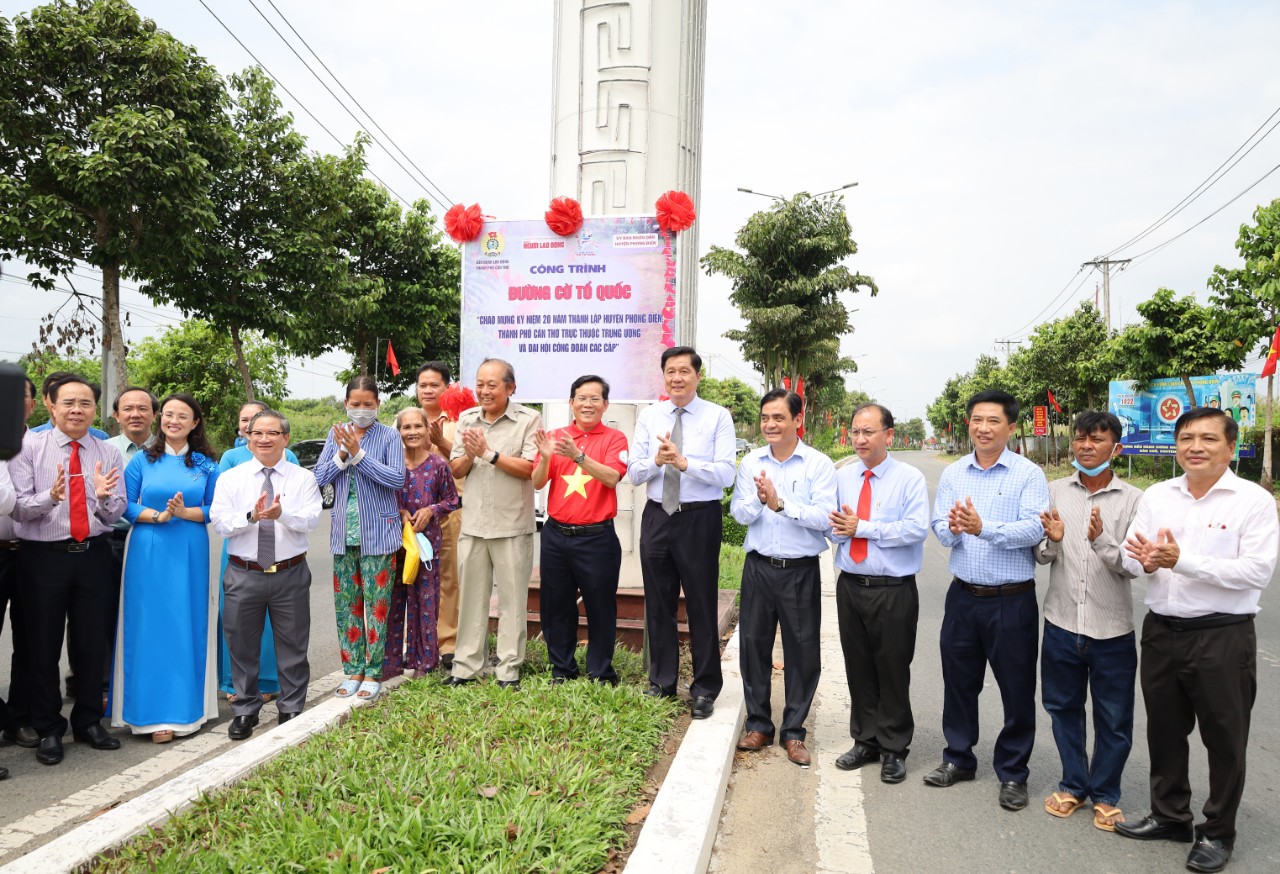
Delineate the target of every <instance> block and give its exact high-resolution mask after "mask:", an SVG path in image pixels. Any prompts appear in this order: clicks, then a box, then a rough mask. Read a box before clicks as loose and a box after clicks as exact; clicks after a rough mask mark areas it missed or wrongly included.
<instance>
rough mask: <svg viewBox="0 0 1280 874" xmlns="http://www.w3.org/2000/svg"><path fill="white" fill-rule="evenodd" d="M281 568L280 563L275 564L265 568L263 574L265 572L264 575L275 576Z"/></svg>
mask: <svg viewBox="0 0 1280 874" xmlns="http://www.w3.org/2000/svg"><path fill="white" fill-rule="evenodd" d="M279 567H280V563H279V562H276V563H275V564H273V565H271V566H270V567H264V568H263V569H262V572H263V573H264V574H274V573H275V572H276V570H277V569H278V568H279Z"/></svg>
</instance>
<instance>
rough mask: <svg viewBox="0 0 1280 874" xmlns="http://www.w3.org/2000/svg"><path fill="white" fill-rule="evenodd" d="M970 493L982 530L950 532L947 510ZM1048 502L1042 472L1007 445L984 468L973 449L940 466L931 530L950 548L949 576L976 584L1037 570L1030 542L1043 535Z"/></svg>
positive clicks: (1020, 577)
mask: <svg viewBox="0 0 1280 874" xmlns="http://www.w3.org/2000/svg"><path fill="white" fill-rule="evenodd" d="M965 498H972V499H973V506H974V509H976V510H977V511H978V515H979V516H981V517H982V532H981V533H980V534H978V536H976V537H975V536H974V535H972V534H952V533H951V529H950V528H948V527H947V514H948V513H950V512H951V508H952V506H954V505H955V502H956V501H959V502H960V503H962V504H963V503H964V500H965ZM1048 508H1049V483H1048V481H1047V480H1045V478H1044V472H1043V471H1041V470H1040V468H1039V467H1037V466H1036V465H1034V464H1032V463H1031V462H1030V461H1027V459H1025V458H1023V457H1022V456H1021V455H1018V454H1017V453H1015V452H1011V451H1010V450H1009V449H1005V450H1004V451H1003V452H1002V453H1000V457H999V458H998V459H997V460H996V463H995V464H993V465H991V467H989V468H987V469H986V470H983V469H982V467H981V466H979V464H978V459H977V456H976V455H974V454H973V453H970V454H969V455H966V456H965V457H964V458H962V459H960V460H959V461H957V462H956V463H955V464H952V465H951V466H950V467H948V468H947V469H946V470H944V471H943V472H942V478H941V479H940V480H939V481H938V494H937V496H936V497H935V498H934V502H933V533H934V534H935V535H936V536H937V538H938V542H939V543H941V544H942V545H943V546H945V547H947V548H949V549H950V550H951V560H950V562H949V563H948V565H947V566H948V568H949V569H950V571H951V573H952V575H953V576H955V577H958V578H959V579H962V580H964V581H965V582H967V583H973V584H974V585H976V586H1002V585H1006V584H1008V583H1022V582H1026V581H1027V580H1030V579H1033V578H1034V577H1035V574H1036V560H1035V555H1034V548H1035V546H1036V544H1038V543H1039V542H1040V540H1041V538H1042V537H1044V525H1042V524H1041V522H1040V514H1041V513H1042V512H1044V511H1045V510H1047V509H1048Z"/></svg>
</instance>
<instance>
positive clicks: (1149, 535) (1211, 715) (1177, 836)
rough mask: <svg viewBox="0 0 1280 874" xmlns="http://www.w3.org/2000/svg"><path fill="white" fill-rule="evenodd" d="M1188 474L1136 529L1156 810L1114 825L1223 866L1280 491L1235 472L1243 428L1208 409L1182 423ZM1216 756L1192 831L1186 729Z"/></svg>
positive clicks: (1178, 426) (1152, 492) (1279, 532)
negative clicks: (1143, 578)
mask: <svg viewBox="0 0 1280 874" xmlns="http://www.w3.org/2000/svg"><path fill="white" fill-rule="evenodd" d="M1173 434H1174V445H1175V447H1176V448H1175V451H1176V453H1177V459H1178V464H1179V465H1180V466H1181V467H1182V470H1183V475H1182V476H1180V477H1178V478H1177V479H1172V480H1166V481H1165V482H1161V483H1156V484H1155V485H1153V486H1151V488H1149V489H1147V492H1146V494H1145V495H1143V497H1142V501H1141V502H1140V503H1139V504H1138V512H1137V515H1135V516H1134V519H1133V523H1132V524H1131V525H1130V526H1129V532H1128V539H1127V540H1126V543H1125V548H1126V551H1127V553H1128V554H1127V556H1126V558H1125V566H1126V567H1127V568H1128V569H1129V570H1130V572H1131V573H1133V574H1135V575H1136V574H1137V573H1138V571H1140V570H1141V571H1145V572H1146V573H1147V574H1148V580H1147V608H1148V610H1149V611H1150V612H1148V613H1147V616H1146V619H1144V620H1143V623H1142V660H1141V664H1140V666H1139V674H1140V677H1141V681H1142V695H1143V698H1144V699H1145V703H1146V707H1147V750H1148V752H1149V753H1150V757H1151V813H1150V815H1148V816H1147V817H1146V818H1144V819H1142V820H1141V821H1139V822H1136V823H1127V822H1121V823H1117V824H1116V832H1117V833H1119V834H1121V835H1123V836H1125V837H1127V838H1135V839H1138V840H1169V841H1177V842H1187V841H1192V840H1194V844H1193V846H1192V848H1191V853H1190V855H1188V856H1187V868H1188V869H1190V870H1192V871H1221V870H1222V869H1223V868H1225V867H1226V865H1227V862H1228V861H1229V860H1230V859H1231V852H1232V850H1233V849H1234V847H1235V840H1236V813H1237V812H1238V810H1239V808H1240V798H1241V796H1242V795H1243V794H1244V778H1245V748H1246V747H1247V746H1248V744H1249V715H1250V712H1251V711H1252V710H1253V701H1254V698H1255V697H1256V695H1257V691H1258V638H1257V632H1256V631H1255V629H1254V623H1253V617H1254V614H1256V613H1257V612H1258V599H1259V596H1261V594H1262V590H1263V589H1264V588H1266V586H1267V584H1268V583H1269V582H1271V574H1272V572H1273V571H1274V570H1275V566H1276V549H1277V547H1280V524H1277V521H1276V503H1275V498H1273V497H1272V496H1271V493H1270V492H1267V491H1264V490H1262V489H1260V488H1258V486H1257V485H1255V484H1254V483H1251V482H1246V481H1245V480H1242V479H1239V478H1238V477H1236V475H1235V474H1233V473H1232V472H1231V459H1232V457H1233V456H1234V455H1235V450H1236V439H1237V436H1238V434H1239V426H1238V425H1237V424H1236V422H1235V421H1234V420H1233V419H1232V418H1231V417H1230V416H1228V415H1227V414H1226V413H1225V412H1224V411H1222V410H1216V409H1214V408H1212V407H1199V408H1196V409H1193V410H1190V411H1188V412H1186V413H1183V414H1182V416H1181V417H1180V418H1179V419H1178V421H1177V422H1176V423H1175V424H1174V427H1173ZM1197 723H1198V724H1199V727H1200V738H1201V740H1203V741H1204V745H1205V747H1206V748H1207V749H1208V752H1209V798H1208V800H1207V801H1205V805H1204V816H1205V820H1204V822H1203V823H1201V824H1200V825H1199V826H1196V827H1195V828H1194V829H1193V827H1192V824H1193V821H1194V819H1195V817H1194V815H1193V814H1192V812H1191V781H1190V778H1189V777H1188V774H1187V767H1188V759H1189V756H1190V749H1189V746H1188V743H1187V736H1188V735H1190V734H1191V730H1192V728H1194V727H1195V726H1196V725H1197Z"/></svg>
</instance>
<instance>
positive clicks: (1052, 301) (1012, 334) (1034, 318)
mask: <svg viewBox="0 0 1280 874" xmlns="http://www.w3.org/2000/svg"><path fill="white" fill-rule="evenodd" d="M1083 271H1084V265H1081V266H1080V269H1079V270H1077V271H1076V272H1075V274H1074V275H1073V276H1072V277H1071V278H1070V279H1068V280H1067V284H1066V285H1064V286H1062V290H1061V291H1059V292H1058V293H1057V294H1055V295H1054V296H1053V297H1052V298H1051V299H1050V300H1049V302H1048V303H1047V304H1045V305H1044V309H1042V310H1040V312H1038V313H1036V314H1035V315H1034V316H1032V317H1031V320H1030V321H1029V322H1027V323H1026V324H1025V325H1023V326H1022V327H1021V328H1018V330H1016V331H1010V332H1009V333H1008V334H1005V338H1006V339H1018V338H1020V337H1021V336H1022V333H1023V332H1024V331H1026V330H1027V328H1030V327H1032V326H1033V325H1035V324H1036V323H1037V322H1038V321H1039V320H1040V317H1041V316H1042V315H1044V314H1045V313H1046V312H1048V310H1049V307H1051V306H1053V305H1054V304H1055V303H1057V301H1058V298H1060V297H1062V295H1064V294H1065V293H1066V291H1067V289H1068V288H1070V287H1071V283H1073V282H1075V281H1076V277H1077V276H1079V275H1080V274H1081V273H1082V272H1083ZM1085 278H1086V279H1087V278H1088V274H1086V275H1085ZM1082 282H1083V281H1082ZM1079 290H1080V286H1076V291H1079ZM1072 296H1073V297H1074V293H1073V295H1072ZM1068 299H1070V298H1068Z"/></svg>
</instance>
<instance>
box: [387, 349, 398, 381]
mask: <svg viewBox="0 0 1280 874" xmlns="http://www.w3.org/2000/svg"><path fill="white" fill-rule="evenodd" d="M387 367H390V368H391V375H392V376H399V375H400V362H398V361H396V350H395V349H393V348H391V341H390V340H388V341H387Z"/></svg>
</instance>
